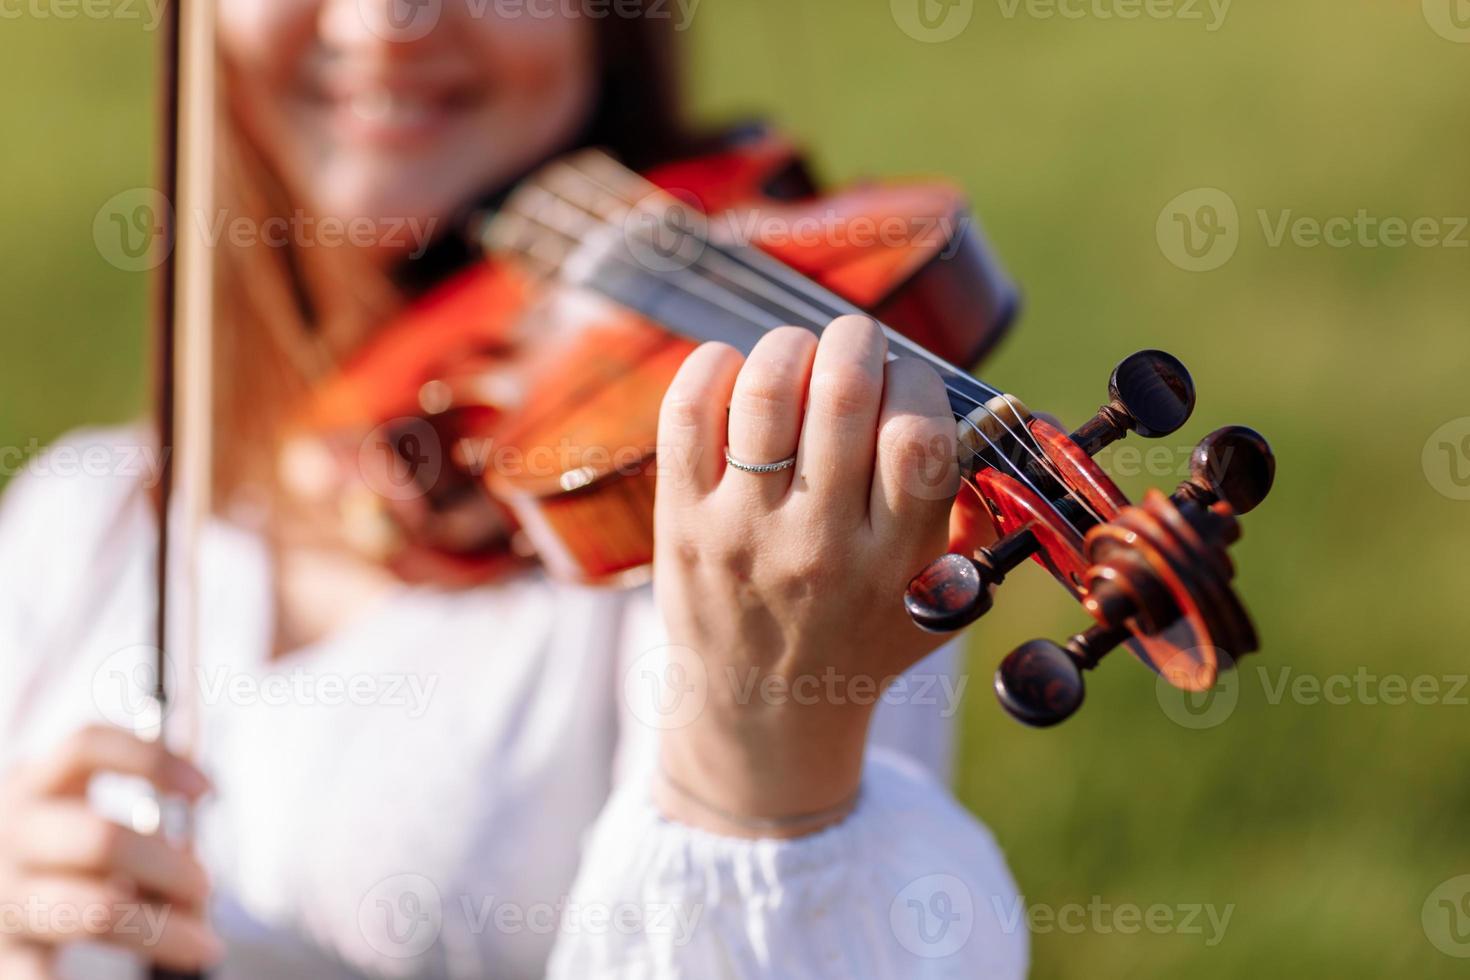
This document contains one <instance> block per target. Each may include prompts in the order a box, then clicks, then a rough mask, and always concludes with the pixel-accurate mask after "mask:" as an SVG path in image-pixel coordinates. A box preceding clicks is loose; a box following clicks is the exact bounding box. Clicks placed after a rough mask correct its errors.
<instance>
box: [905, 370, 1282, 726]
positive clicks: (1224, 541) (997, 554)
mask: <svg viewBox="0 0 1470 980" xmlns="http://www.w3.org/2000/svg"><path fill="white" fill-rule="evenodd" d="M1108 391H1109V397H1110V401H1109V403H1108V404H1107V405H1105V406H1103V408H1102V409H1101V410H1100V411H1099V412H1098V414H1097V416H1096V417H1095V418H1093V419H1092V420H1091V421H1089V422H1088V423H1086V424H1085V425H1083V426H1082V427H1081V428H1079V429H1078V430H1077V431H1076V432H1074V433H1072V435H1071V436H1067V435H1066V434H1065V433H1063V432H1062V431H1061V430H1058V429H1057V428H1056V427H1055V426H1053V425H1052V424H1051V423H1049V422H1047V421H1046V420H1045V419H1044V418H1042V417H1040V416H1033V417H1027V418H1024V419H1021V418H1012V419H1010V420H1008V421H1007V428H1008V431H1009V432H1010V434H1011V436H1012V437H1013V442H1012V443H1011V444H1010V445H1008V446H1007V447H1006V453H1005V455H1007V456H1010V455H1014V456H1016V457H1017V458H1019V459H1021V460H1022V461H1023V463H1024V465H1012V466H1010V468H1009V469H1007V468H1006V464H1005V460H1003V459H1002V458H1001V457H1000V455H992V456H991V457H990V458H989V459H988V460H987V463H988V464H989V465H988V466H987V467H982V468H979V469H977V471H976V472H975V473H974V476H973V478H972V482H973V484H974V486H975V489H976V491H977V493H978V495H979V497H980V499H981V500H982V501H983V502H984V504H985V507H986V509H987V511H988V512H989V514H990V516H991V518H992V520H993V522H994V524H995V527H996V531H997V532H998V533H999V534H1000V535H1001V538H1000V540H999V541H998V542H997V543H996V544H995V545H992V546H991V547H990V548H987V549H982V550H980V551H978V552H976V554H975V555H974V556H965V555H956V554H951V555H946V556H944V557H942V558H940V559H938V560H937V561H935V562H933V563H932V564H931V565H929V566H928V567H927V568H926V569H924V570H923V571H922V572H920V573H919V574H918V575H917V576H915V578H914V580H913V581H912V583H911V584H910V588H909V590H908V593H907V595H906V596H905V599H904V601H905V606H906V608H907V610H908V612H909V614H910V616H911V617H912V618H913V619H914V622H915V623H916V624H917V625H918V626H919V627H920V628H922V629H926V630H930V631H933V632H949V631H953V630H956V629H960V628H962V627H963V626H965V625H968V624H969V623H970V622H973V621H974V620H975V619H978V618H979V617H980V616H983V615H984V614H985V613H986V612H988V611H989V610H990V609H991V608H992V607H993V605H994V590H995V588H996V587H997V586H999V585H1000V584H1001V583H1002V582H1003V581H1004V580H1005V577H1006V575H1007V574H1009V573H1010V572H1011V571H1012V570H1013V569H1015V568H1016V567H1017V566H1019V565H1020V564H1021V563H1022V562H1024V561H1025V559H1026V558H1028V557H1030V558H1034V559H1035V560H1036V561H1037V562H1038V563H1040V564H1041V565H1042V566H1043V567H1045V568H1047V570H1048V571H1050V572H1051V573H1052V574H1053V576H1055V577H1056V578H1057V579H1058V580H1059V581H1060V582H1061V583H1062V584H1063V585H1064V586H1065V587H1066V588H1067V589H1068V590H1069V591H1070V592H1071V593H1072V594H1073V595H1074V596H1075V597H1076V598H1077V599H1078V601H1079V602H1080V603H1081V604H1082V606H1083V608H1084V609H1086V610H1087V612H1088V613H1089V614H1090V615H1091V617H1092V618H1093V620H1094V625H1093V626H1092V627H1091V628H1090V629H1088V630H1086V631H1085V632H1082V633H1079V634H1077V635H1076V636H1074V637H1072V638H1071V640H1069V641H1068V642H1067V643H1066V644H1065V645H1059V644H1056V643H1052V642H1050V641H1047V640H1032V641H1030V642H1028V643H1025V644H1022V645H1021V646H1020V647H1018V648H1017V649H1016V650H1015V651H1014V652H1012V653H1011V654H1010V655H1009V656H1007V657H1006V658H1005V660H1004V661H1003V662H1002V663H1001V665H1000V668H999V669H998V670H997V672H996V678H995V688H996V694H997V696H998V698H999V700H1000V702H1001V705H1002V706H1003V707H1004V708H1005V710H1006V711H1007V712H1008V713H1009V714H1011V715H1012V716H1013V717H1015V718H1016V719H1017V720H1019V721H1021V722H1023V723H1025V724H1028V725H1032V726H1034V727H1049V726H1052V725H1055V724H1058V723H1060V722H1061V721H1064V720H1065V719H1066V718H1068V717H1070V716H1071V715H1072V714H1074V713H1075V712H1076V711H1077V710H1078V709H1079V708H1080V707H1081V705H1082V702H1083V699H1084V696H1085V685H1084V683H1083V673H1084V672H1085V671H1088V670H1091V669H1093V668H1094V667H1096V666H1097V664H1098V663H1099V662H1100V661H1101V660H1102V658H1103V657H1104V656H1106V655H1107V654H1108V653H1109V652H1110V651H1112V650H1113V649H1116V648H1117V647H1119V646H1125V647H1127V648H1128V649H1129V650H1131V651H1132V652H1133V654H1134V655H1135V656H1137V657H1138V659H1140V660H1141V661H1143V662H1144V663H1145V664H1146V665H1148V666H1149V667H1151V668H1153V669H1154V670H1155V671H1156V672H1158V673H1160V674H1161V675H1163V676H1164V677H1165V679H1166V680H1167V681H1168V682H1169V683H1171V684H1173V685H1174V686H1175V687H1179V688H1181V689H1184V690H1190V691H1202V690H1206V689H1208V688H1209V687H1211V686H1213V685H1214V683H1215V680H1216V678H1217V676H1218V673H1219V671H1220V670H1222V669H1226V668H1228V667H1230V666H1232V665H1233V663H1234V660H1235V659H1236V658H1238V657H1240V656H1243V655H1245V654H1247V653H1250V652H1252V651H1254V650H1255V649H1256V648H1257V645H1258V640H1257V637H1256V633H1255V629H1254V627H1253V626H1252V625H1251V622H1250V618H1249V616H1248V615H1247V613H1246V611H1245V608H1244V606H1243V605H1242V604H1241V603H1240V600H1239V599H1238V598H1237V596H1236V595H1235V592H1234V590H1233V588H1232V586H1231V581H1232V579H1233V578H1234V574H1235V570H1234V566H1233V565H1232V563H1231V560H1230V557H1229V555H1228V552H1227V549H1228V548H1229V546H1230V545H1231V544H1233V543H1234V542H1235V541H1236V540H1238V539H1239V537H1240V526H1239V523H1238V522H1237V520H1236V517H1237V515H1239V514H1243V513H1246V512H1248V511H1250V510H1253V509H1254V508H1255V507H1256V506H1257V505H1258V504H1260V503H1261V501H1262V500H1264V499H1265V497H1266V496H1267V494H1268V493H1269V492H1270V489H1271V485H1272V482H1273V480H1274V477H1275V458H1274V456H1273V455H1272V452H1271V448H1270V446H1269V444H1267V442H1266V440H1265V439H1264V438H1263V437H1262V436H1261V435H1260V434H1259V433H1257V432H1256V431H1255V430H1253V429H1249V428H1246V427H1244V426H1229V427H1226V428H1223V429H1218V430H1216V431H1215V432H1213V433H1211V434H1210V435H1208V436H1206V437H1205V439H1204V440H1203V441H1201V442H1200V444H1199V445H1198V446H1197V447H1196V448H1195V450H1194V451H1193V453H1192V455H1191V460H1190V478H1189V479H1188V480H1186V481H1185V482H1184V483H1182V484H1181V485H1180V486H1179V487H1178V488H1177V489H1176V490H1175V491H1174V493H1173V494H1172V495H1169V496H1165V495H1164V494H1162V493H1160V492H1159V491H1157V490H1151V491H1149V492H1148V494H1147V495H1146V496H1145V498H1144V500H1143V502H1142V504H1137V505H1135V504H1132V503H1130V502H1129V501H1128V500H1127V498H1125V497H1124V496H1123V494H1122V492H1121V491H1119V490H1118V488H1117V487H1116V486H1115V485H1114V484H1113V482H1112V481H1111V480H1110V479H1109V478H1108V476H1107V475H1106V474H1105V473H1104V472H1103V471H1102V470H1101V469H1100V468H1099V467H1098V466H1097V464H1096V463H1095V462H1094V461H1093V460H1092V458H1091V456H1092V455H1093V454H1094V453H1095V452H1097V451H1098V450H1099V449H1100V448H1102V447H1103V446H1106V445H1108V444H1110V443H1111V442H1113V441H1115V440H1117V439H1119V438H1122V437H1123V436H1124V435H1126V434H1127V433H1128V432H1130V431H1134V432H1137V433H1139V434H1140V435H1143V436H1146V437H1150V438H1153V437H1158V436H1162V435H1168V434H1169V433H1171V432H1174V431H1177V430H1178V429H1179V428H1180V427H1181V426H1182V425H1183V424H1184V423H1185V422H1186V421H1187V420H1188V418H1189V415H1190V413H1191V412H1192V411H1193V408H1194V401H1195V393H1194V384H1193V381H1192V380H1191V379H1190V376H1189V372H1188V371H1187V370H1186V369H1185V368H1184V365H1183V364H1181V363H1180V362H1179V361H1178V360H1177V359H1176V358H1174V357H1172V356H1171V355H1169V354H1165V353H1164V352H1162V351H1141V352H1139V353H1138V354H1134V355H1132V356H1131V357H1129V358H1127V359H1125V360H1124V361H1123V362H1122V363H1121V364H1119V365H1118V368H1117V369H1116V370H1115V371H1114V372H1113V375H1112V378H1111V380H1110V382H1109V385H1108Z"/></svg>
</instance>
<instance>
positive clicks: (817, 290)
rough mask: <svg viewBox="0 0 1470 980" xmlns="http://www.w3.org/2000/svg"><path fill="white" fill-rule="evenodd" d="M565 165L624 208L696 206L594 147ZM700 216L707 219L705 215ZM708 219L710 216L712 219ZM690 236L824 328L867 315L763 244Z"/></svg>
mask: <svg viewBox="0 0 1470 980" xmlns="http://www.w3.org/2000/svg"><path fill="white" fill-rule="evenodd" d="M579 163H581V164H583V165H589V166H591V167H594V168H596V169H598V170H601V171H603V172H604V173H605V174H607V175H608V176H607V177H602V178H599V177H598V176H597V175H596V174H593V173H590V172H589V171H588V170H587V169H584V168H583V167H579V166H578V164H579ZM562 166H564V167H565V168H566V169H567V170H568V171H571V172H573V173H575V174H577V175H579V176H581V177H582V178H584V179H585V180H590V181H592V182H594V183H596V184H597V185H598V187H599V188H601V189H602V190H604V191H606V192H607V193H609V194H612V195H615V196H617V197H619V198H620V199H621V200H620V203H621V204H622V205H623V206H624V207H625V208H628V209H637V208H639V206H640V205H641V204H642V203H643V202H644V201H647V200H649V199H656V200H658V201H660V202H662V203H664V204H669V205H673V206H674V207H676V208H679V209H682V210H684V211H685V212H690V211H692V209H691V208H690V207H689V206H688V205H687V204H685V203H684V202H683V201H680V200H679V199H678V198H677V197H676V196H674V195H673V194H671V193H669V192H668V191H665V190H663V189H662V188H660V187H658V186H657V185H656V184H653V183H651V182H649V181H647V180H645V179H644V178H642V177H640V176H638V175H637V174H635V173H633V172H632V171H630V170H628V169H627V168H626V167H624V166H623V165H622V164H620V163H618V162H617V161H615V160H613V159H612V158H611V157H609V156H607V155H606V154H604V153H597V152H593V153H589V154H584V155H583V156H582V157H581V158H579V159H577V160H568V161H564V162H563V163H562ZM618 181H621V182H622V183H624V185H625V186H626V187H627V190H621V189H619V188H618V187H617V186H615V184H616V183H617V182H618ZM599 216H600V217H602V218H603V219H604V220H606V221H609V222H611V221H614V220H616V218H615V217H614V216H612V215H599ZM654 217H655V218H658V217H659V215H657V214H654ZM700 217H701V218H703V217H704V216H700ZM704 220H707V218H705V219H704ZM686 231H687V229H686ZM690 237H692V238H695V242H694V247H695V250H696V253H697V254H696V256H695V257H696V258H702V257H703V255H704V254H708V253H711V252H712V253H714V254H715V255H716V256H718V257H720V258H721V259H723V260H725V261H726V262H728V263H730V264H731V265H733V266H736V267H738V268H739V269H741V270H743V271H744V272H746V273H747V274H749V275H753V276H754V277H755V278H756V280H757V281H758V282H763V283H765V284H767V285H770V286H774V287H777V288H778V289H780V290H782V292H781V293H779V294H778V296H777V299H778V301H784V302H788V303H789V302H790V300H791V298H793V297H799V298H800V299H802V300H804V301H805V302H807V303H808V304H817V307H816V308H817V309H818V311H819V313H818V315H817V317H816V318H814V320H813V322H812V324H811V325H812V326H816V327H821V326H822V325H823V324H824V323H825V322H826V321H829V320H832V319H835V318H836V317H839V316H847V315H852V314H858V315H861V316H867V315H868V314H867V313H866V312H865V311H864V310H863V309H862V308H861V307H859V306H857V305H855V304H853V303H851V302H849V301H848V300H846V299H844V298H843V297H841V296H839V295H837V294H836V293H834V292H832V291H831V290H829V289H827V288H825V287H824V286H822V285H821V284H820V283H816V282H813V281H812V280H811V279H810V278H808V277H807V276H804V275H802V274H801V273H799V272H797V271H796V270H794V269H792V268H791V267H790V266H788V265H786V264H785V263H784V262H781V261H779V260H777V259H775V258H773V257H771V256H769V255H767V254H766V253H764V252H762V251H760V250H758V249H749V248H746V249H732V248H728V247H726V245H725V244H724V243H722V242H720V241H718V240H717V239H714V238H711V237H709V236H708V235H703V236H694V235H692V234H691V236H690ZM883 331H884V333H885V334H886V335H887V337H888V341H889V345H890V347H894V348H897V349H899V350H901V351H902V352H903V353H905V354H908V355H909V356H911V357H917V358H919V359H921V360H924V361H926V362H927V363H928V364H929V365H930V366H931V367H933V368H935V369H936V370H938V371H939V373H940V374H941V375H954V376H961V375H962V376H963V377H965V378H966V380H967V381H968V382H969V383H971V384H974V385H976V386H977V387H978V388H980V389H981V390H982V391H984V392H986V393H987V394H988V395H989V396H991V397H996V396H999V395H1002V394H1003V392H1001V391H1000V390H999V389H996V388H993V387H991V386H990V385H988V384H986V383H985V382H984V381H981V380H980V379H978V378H975V377H972V376H970V375H968V374H963V373H962V372H959V371H958V370H957V369H956V368H955V367H954V366H953V365H951V364H949V363H947V362H946V361H945V360H944V359H943V358H941V357H938V356H937V355H935V354H934V353H933V352H932V351H929V350H926V349H925V348H924V347H922V346H920V345H918V344H916V343H914V342H913V341H911V340H909V339H908V338H907V337H905V336H904V335H903V334H901V333H898V332H897V331H895V330H892V329H890V328H888V327H883ZM972 400H973V399H972ZM976 404H977V406H978V405H979V404H980V403H979V402H976Z"/></svg>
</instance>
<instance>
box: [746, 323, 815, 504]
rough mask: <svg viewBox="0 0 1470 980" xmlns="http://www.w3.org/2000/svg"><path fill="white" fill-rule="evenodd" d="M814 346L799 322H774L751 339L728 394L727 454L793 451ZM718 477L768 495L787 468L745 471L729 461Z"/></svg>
mask: <svg viewBox="0 0 1470 980" xmlns="http://www.w3.org/2000/svg"><path fill="white" fill-rule="evenodd" d="M816 351H817V337H816V335H815V334H813V333H812V332H811V331H810V330H803V329H801V328H800V327H779V328H777V329H775V330H772V331H771V332H770V333H768V334H766V335H765V336H764V337H762V338H761V339H760V340H759V341H758V342H757V343H756V345H755V348H754V349H753V350H751V352H750V356H749V357H747V358H746V359H745V366H744V367H742V368H741V369H740V376H739V377H738V378H736V380H735V390H734V392H733V393H732V394H731V396H730V421H729V444H730V455H731V456H732V457H734V458H735V459H738V460H741V461H743V462H746V463H776V462H780V461H781V460H785V459H789V458H790V457H792V456H794V455H795V454H796V442H797V438H798V437H799V436H800V435H801V412H802V407H803V405H804V404H805V402H806V389H807V384H808V382H809V379H810V378H811V370H812V358H813V357H814V356H815V355H816ZM724 480H725V482H732V481H733V482H736V483H738V484H739V488H740V490H742V491H746V492H749V491H754V492H756V493H758V494H760V495H761V496H762V497H763V498H765V499H767V500H772V501H774V500H779V499H780V498H781V497H783V496H785V494H786V490H787V489H788V488H789V487H790V486H791V470H782V471H780V472H776V473H747V472H743V471H741V470H739V469H736V468H734V467H731V468H728V469H726V470H725V477H724Z"/></svg>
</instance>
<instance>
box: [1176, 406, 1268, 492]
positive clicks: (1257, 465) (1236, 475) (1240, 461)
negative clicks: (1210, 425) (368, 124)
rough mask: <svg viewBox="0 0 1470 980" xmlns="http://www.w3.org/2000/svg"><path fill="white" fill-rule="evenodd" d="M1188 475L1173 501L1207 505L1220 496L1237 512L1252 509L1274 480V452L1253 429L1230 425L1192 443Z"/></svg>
mask: <svg viewBox="0 0 1470 980" xmlns="http://www.w3.org/2000/svg"><path fill="white" fill-rule="evenodd" d="M1189 473H1190V476H1189V479H1188V480H1187V481H1185V482H1184V483H1181V484H1180V485H1179V489H1178V490H1176V491H1174V499H1175V501H1176V502H1183V501H1186V500H1187V501H1192V502H1195V503H1199V504H1202V505H1204V506H1209V505H1210V504H1213V503H1215V502H1216V501H1219V500H1223V501H1224V502H1225V503H1226V504H1228V505H1229V506H1230V509H1231V510H1232V511H1234V512H1235V513H1237V514H1244V513H1247V512H1249V511H1251V510H1254V509H1255V508H1256V506H1257V505H1258V504H1260V502H1261V501H1263V500H1265V499H1266V495H1267V494H1269V493H1270V492H1271V485H1272V483H1274V482H1275V480H1276V455H1275V454H1274V453H1273V452H1271V444H1270V443H1268V442H1267V441H1266V439H1265V437H1264V436H1262V435H1261V434H1260V433H1259V432H1257V431H1256V430H1255V429H1250V428H1247V427H1245V426H1243V425H1229V426H1226V427H1225V428H1223V429H1216V430H1215V431H1214V432H1211V433H1210V434H1209V435H1207V436H1205V437H1204V439H1203V440H1201V442H1200V444H1199V445H1198V446H1196V447H1195V449H1194V455H1193V456H1192V457H1191V458H1190V461H1189Z"/></svg>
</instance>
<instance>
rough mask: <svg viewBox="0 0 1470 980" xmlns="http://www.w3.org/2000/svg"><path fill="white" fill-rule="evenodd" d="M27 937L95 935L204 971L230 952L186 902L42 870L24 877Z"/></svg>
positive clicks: (54, 941) (55, 941) (173, 965)
mask: <svg viewBox="0 0 1470 980" xmlns="http://www.w3.org/2000/svg"><path fill="white" fill-rule="evenodd" d="M22 889H23V894H24V896H25V902H26V905H25V907H24V909H23V911H22V925H23V928H24V938H26V939H28V940H31V941H33V942H37V943H44V944H46V945H48V946H60V945H65V944H69V943H74V942H84V941H94V942H103V943H106V944H108V945H111V946H117V947H119V948H121V949H125V950H129V951H131V952H133V953H135V954H137V955H138V956H140V957H142V958H143V959H144V960H146V961H148V962H150V963H156V964H158V965H160V966H165V967H168V968H169V969H172V970H182V971H186V972H188V971H198V970H202V969H204V968H206V967H209V966H212V965H214V964H215V963H217V962H218V961H219V959H220V957H221V956H222V955H223V953H224V947H223V945H222V944H221V943H220V940H219V938H218V937H216V936H215V934H214V931H213V930H212V929H210V927H209V925H208V924H207V923H205V921H204V920H203V919H202V918H201V917H200V916H199V914H198V913H197V912H195V911H192V910H190V909H188V908H187V907H185V906H180V905H169V904H155V903H150V902H141V901H139V900H138V899H137V898H135V897H134V896H132V895H130V894H129V893H128V892H126V891H125V890H123V889H121V888H119V887H118V886H117V885H114V884H110V883H107V882H102V881H98V880H96V879H92V878H80V877H72V876H65V875H40V876H36V877H32V878H28V879H26V880H25V881H23V882H22Z"/></svg>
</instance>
